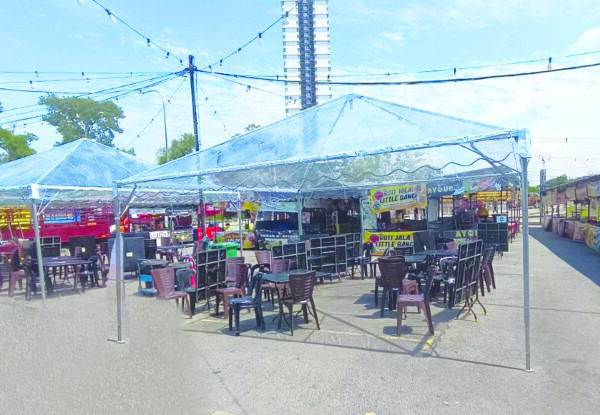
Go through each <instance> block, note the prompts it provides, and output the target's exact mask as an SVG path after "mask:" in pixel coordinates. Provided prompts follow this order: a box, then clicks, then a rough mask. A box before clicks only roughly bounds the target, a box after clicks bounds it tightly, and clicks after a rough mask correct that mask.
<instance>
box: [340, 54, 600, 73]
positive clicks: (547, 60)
mask: <svg viewBox="0 0 600 415" xmlns="http://www.w3.org/2000/svg"><path fill="white" fill-rule="evenodd" d="M595 54H600V50H593V51H588V52H581V53H572V54H568V55H562V56H554V57H547V58H535V59H520V60H514V61H509V62H501V63H489V64H482V65H468V66H454V67H451V68H448V67H447V68H440V69H425V70H421V71H398V72H391V71H390V72H382V73H371V74H368V73H363V74H339V75H338V74H333V75H331V76H330V77H331V78H351V77H378V76H386V77H387V76H393V75H409V74H425V73H439V72H453V73H454V74H456V72H457V71H461V70H472V69H485V68H497V67H504V66H513V65H524V64H531V63H547V66H548V69H551V68H552V64H553V63H556V60H558V59H567V58H574V57H581V56H587V55H595Z"/></svg>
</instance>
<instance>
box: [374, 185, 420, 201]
mask: <svg viewBox="0 0 600 415" xmlns="http://www.w3.org/2000/svg"><path fill="white" fill-rule="evenodd" d="M416 198H417V194H416V193H415V192H414V191H413V190H412V188H399V189H392V190H386V191H385V192H384V193H383V199H381V203H394V202H401V201H404V200H412V199H416Z"/></svg>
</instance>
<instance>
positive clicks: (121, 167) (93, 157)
mask: <svg viewBox="0 0 600 415" xmlns="http://www.w3.org/2000/svg"><path fill="white" fill-rule="evenodd" d="M151 167H153V165H152V164H150V163H146V162H144V161H141V160H138V159H136V158H135V157H133V156H131V155H129V154H127V153H124V152H122V151H119V150H117V149H115V148H112V147H108V146H105V145H103V144H99V143H97V142H96V141H93V140H89V139H85V138H82V139H79V140H76V141H72V142H70V143H67V144H64V145H61V146H58V147H54V148H52V149H50V150H47V151H43V152H41V153H36V154H32V155H31V156H28V157H24V158H22V159H19V160H15V161H11V162H9V163H5V164H2V165H0V178H1V181H0V205H18V204H23V203H28V200H29V199H30V198H31V196H33V198H34V199H37V200H40V201H42V202H44V201H45V202H49V201H52V202H58V203H60V202H65V203H75V204H86V203H98V202H104V203H112V187H113V181H115V180H118V179H123V178H126V177H129V176H131V175H132V174H135V173H139V172H142V171H144V170H148V169H149V168H151Z"/></svg>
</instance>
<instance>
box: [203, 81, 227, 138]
mask: <svg viewBox="0 0 600 415" xmlns="http://www.w3.org/2000/svg"><path fill="white" fill-rule="evenodd" d="M198 88H199V89H200V92H202V95H204V101H206V102H207V103H208V105H209V106H210V108H211V109H212V112H213V115H214V116H215V117H216V118H217V119H218V120H219V121H220V122H221V124H222V125H223V130H225V132H226V133H227V134H228V135H230V136H231V133H230V132H229V130H228V129H227V125H225V122H224V121H223V119H222V118H221V116H220V115H219V113H218V112H217V110H216V108H215V106H214V105H213V104H212V101H211V100H210V99H209V98H208V95H207V94H206V92H205V91H204V88H202V86H201V85H198Z"/></svg>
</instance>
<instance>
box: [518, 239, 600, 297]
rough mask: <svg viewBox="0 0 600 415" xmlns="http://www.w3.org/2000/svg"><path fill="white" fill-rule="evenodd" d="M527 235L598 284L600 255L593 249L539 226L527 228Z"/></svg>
mask: <svg viewBox="0 0 600 415" xmlns="http://www.w3.org/2000/svg"><path fill="white" fill-rule="evenodd" d="M529 235H531V237H532V238H534V239H536V240H537V241H538V242H540V243H541V244H542V245H544V246H545V247H546V248H548V249H549V250H550V251H551V252H552V253H553V254H554V255H556V256H557V257H559V258H560V259H562V260H563V261H565V262H566V263H567V264H569V265H570V266H571V267H573V268H575V269H576V270H577V271H579V272H580V273H581V274H582V275H583V276H585V277H586V278H588V279H589V280H591V281H593V282H594V283H596V284H597V285H600V255H598V254H597V253H596V252H595V251H594V250H592V249H590V248H588V247H587V246H586V245H585V244H582V243H578V242H574V241H572V240H570V239H567V238H561V237H559V236H558V235H556V234H555V233H553V232H546V231H544V230H543V229H542V228H540V227H531V228H529Z"/></svg>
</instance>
